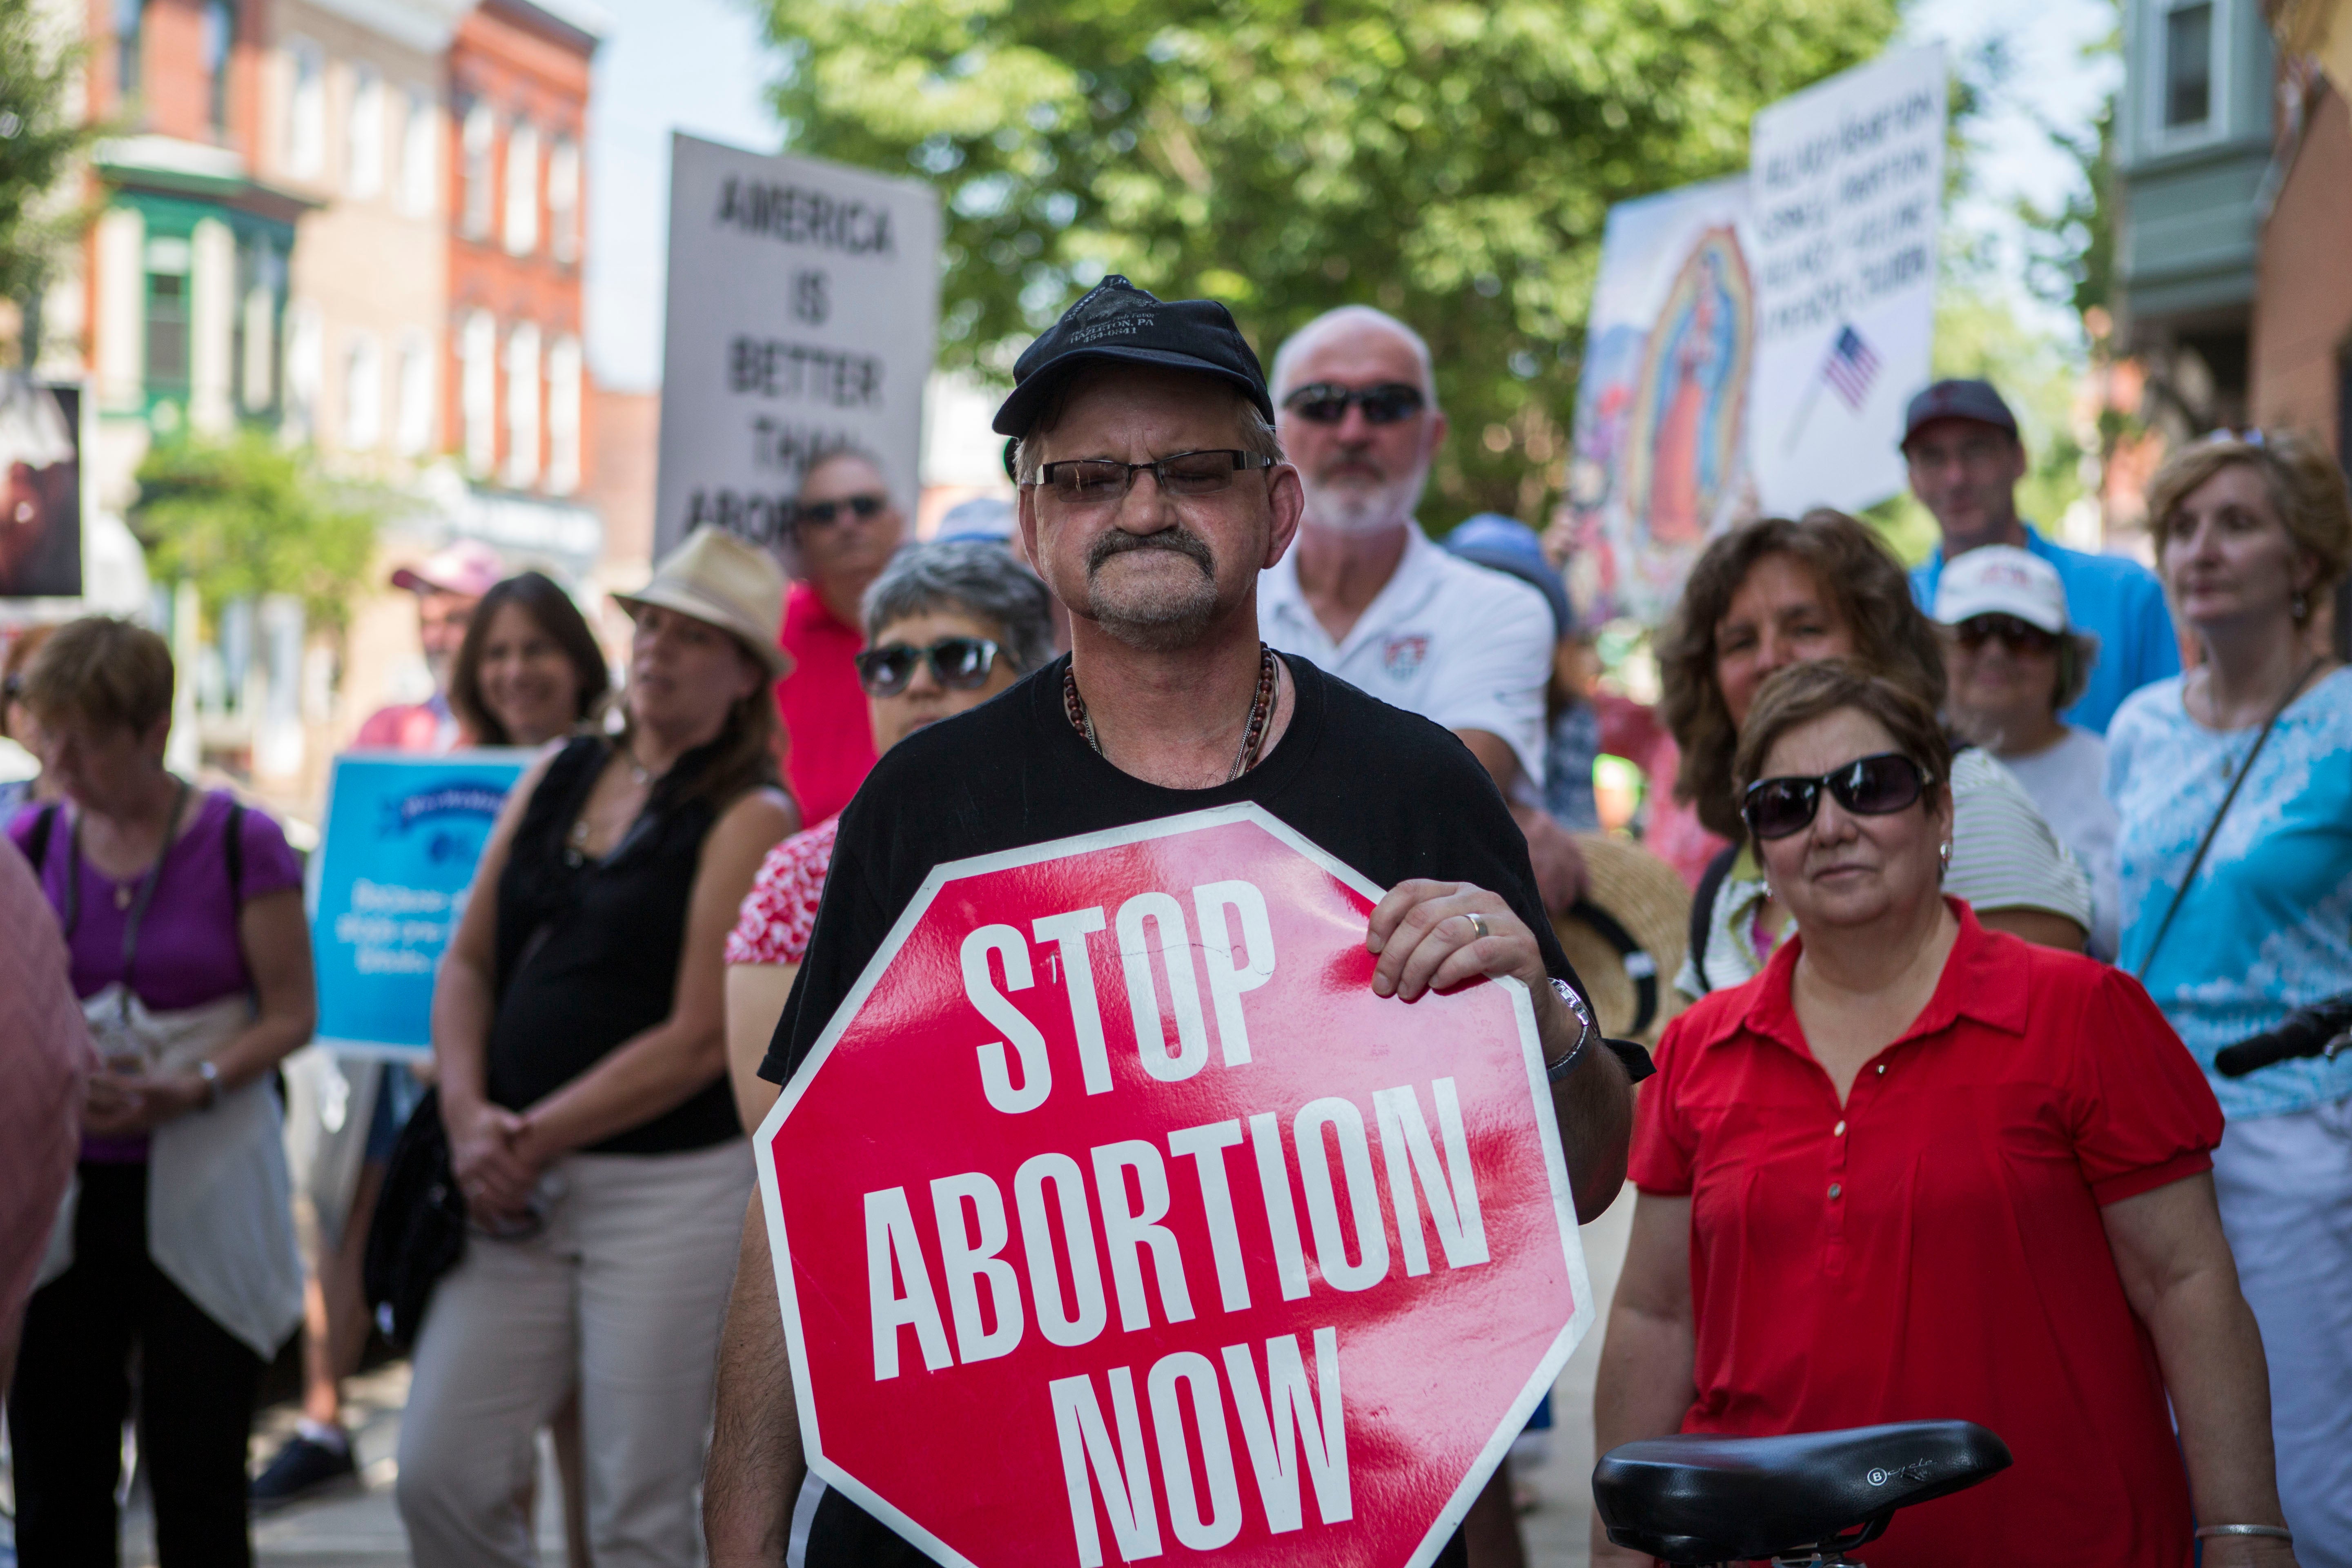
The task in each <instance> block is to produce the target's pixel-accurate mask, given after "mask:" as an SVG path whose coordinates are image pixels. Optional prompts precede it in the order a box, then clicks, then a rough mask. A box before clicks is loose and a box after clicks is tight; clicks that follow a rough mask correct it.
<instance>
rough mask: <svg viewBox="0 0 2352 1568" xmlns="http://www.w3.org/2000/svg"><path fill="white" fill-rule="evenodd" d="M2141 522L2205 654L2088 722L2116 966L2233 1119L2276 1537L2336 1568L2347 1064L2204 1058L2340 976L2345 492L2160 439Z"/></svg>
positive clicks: (2246, 451) (2348, 1312)
mask: <svg viewBox="0 0 2352 1568" xmlns="http://www.w3.org/2000/svg"><path fill="white" fill-rule="evenodd" d="M2148 517H2149V519H2150V521H2151V525H2152V527H2153V529H2154V531H2155V535H2156V548H2157V559H2158V569H2159V571H2160V572H2161V574H2162V575H2163V578H2164V585H2165V591H2166V592H2167V593H2168V595H2170V597H2171V601H2172V608H2173V613H2174V614H2175V615H2176V616H2179V619H2180V620H2181V621H2182V622H2184V623H2185V624H2186V625H2187V626H2189V629H2190V630H2191V631H2192V632H2194V634H2195V635H2196V637H2197V639H2198V641H2199V643H2200V644H2201V645H2202V647H2203V650H2204V651H2203V658H2202V659H2201V661H2200V663H2199V665H2198V666H2197V668H2194V669H2191V670H2190V671H2189V673H2187V674H2186V675H2182V676H2177V677H2174V678H2173V679H2168V680H2160V681H2158V682H2157V683H2156V684H2154V685H2152V686H2148V687H2144V688H2142V689H2140V690H2139V691H2138V692H2137V693H2136V694H2134V695H2133V696H2132V697H2131V698H2130V699H2129V700H2127V701H2126V703H2125V704H2124V706H2123V708H2122V709H2121V710H2120V711H2118V712H2117V713H2116V719H2115V722H2114V724H2113V726H2112V727H2110V728H2109V730H2108V731H2107V794H2108V795H2110V796H2112V797H2113V799H2114V801H2115V804H2116V812H2117V814H2118V815H2119V816H2121V818H2122V822H2123V831H2122V836H2121V837H2120V839H2119V840H2118V843H2117V853H2118V859H2119V861H2120V871H2121V878H2122V886H2123V916H2124V922H2125V930H2124V933H2123V945H2122V952H2121V954H2120V957H2119V963H2120V964H2121V966H2122V967H2123V968H2125V969H2126V970H2129V971H2133V972H2135V973H2139V974H2140V975H2141V977H2142V979H2143V981H2144V983H2145V984H2147V991H2148V994H2149V995H2151V996H2153V997H2154V998H2155V999H2156V1002H2157V1004H2158V1005H2159V1006H2160V1007H2162V1008H2163V1009H2164V1013H2165V1016H2166V1017H2167V1018H2168V1019H2169V1020H2170V1021H2171V1023H2172V1026H2173V1027H2174V1028H2175V1029H2176V1030H2178V1031H2179V1035H2180V1037H2181V1038H2182V1039H2183V1040H2185V1041H2187V1042H2188V1044H2189V1049H2190V1050H2191V1051H2192V1052H2194V1053H2195V1055H2196V1057H2197V1058H2198V1060H2199V1061H2200V1063H2202V1064H2203V1065H2204V1067H2205V1068H2206V1072H2207V1074H2208V1076H2209V1077H2210V1078H2211V1079H2212V1083H2213V1091H2214V1093H2215V1095H2216V1096H2218V1097H2219V1098H2220V1100H2221V1109H2222V1110H2223V1111H2224V1112H2226V1113H2227V1115H2228V1118H2229V1128H2228V1131H2227V1133H2226V1135H2225V1136H2224V1138H2223V1140H2222V1143H2221V1148H2220V1149H2219V1150H2217V1151H2215V1153H2214V1159H2213V1180H2214V1184H2215V1185H2216V1187H2217V1189H2218V1191H2219V1194H2220V1197H2221V1220H2222V1224H2223V1226H2224V1228H2225V1229H2226V1230H2227V1231H2228V1233H2229V1237H2230V1242H2231V1248H2232V1249H2233V1250H2234V1251H2235V1252H2236V1254H2237V1258H2238V1270H2239V1276H2240V1278H2241V1279H2242V1281H2243V1285H2244V1289H2245V1293H2246V1299H2247V1300H2248V1301H2249V1302H2251V1303H2252V1306H2253V1309H2254V1315H2255V1317H2256V1318H2257V1319H2258V1320H2259V1321H2260V1322H2261V1324H2262V1330H2263V1345H2264V1347H2265V1349H2266V1350H2267V1351H2268V1352H2269V1359H2270V1376H2271V1400H2272V1407H2273V1415H2272V1425H2273V1433H2274V1435H2275V1436H2276V1439H2277V1448H2278V1466H2279V1492H2280V1495H2281V1500H2282V1501H2283V1502H2284V1504H2285V1507H2286V1517H2287V1522H2288V1524H2289V1525H2290V1526H2292V1527H2293V1529H2294V1538H2295V1541H2294V1544H2295V1552H2296V1553H2297V1555H2298V1556H2299V1557H2300V1558H2301V1560H2302V1562H2303V1563H2305V1565H2306V1568H2322V1565H2326V1568H2352V1057H2347V1058H2339V1059H2337V1060H2336V1061H2334V1062H2326V1061H2323V1060H2319V1059H2316V1058H2304V1059H2302V1060H2296V1061H2285V1062H2280V1063H2278V1064H2276V1065H2274V1066H2272V1067H2267V1068H2263V1069H2261V1070H2260V1071H2258V1072H2256V1073H2253V1074H2252V1075H2251V1076H2250V1077H2247V1078H2243V1079H2229V1078H2222V1077H2220V1076H2218V1075H2215V1074H2214V1073H2213V1066H2212V1064H2213V1056H2214V1053H2215V1052H2216V1051H2218V1050H2220V1049H2221V1047H2224V1046H2227V1045H2230V1044H2231V1043H2233V1042H2235V1041H2238V1040H2242V1039H2243V1038H2245V1037H2247V1036H2249V1035H2252V1034H2255V1033H2258V1032H2260V1031H2262V1030H2265V1029H2269V1028H2271V1027H2273V1026H2275V1025H2277V1024H2278V1023H2279V1021H2280V1020H2281V1019H2282V1018H2284V1016H2285V1015H2286V1013H2287V1011H2288V1010H2289V1009H2290V1008H2294V1007H2298V1006H2301V1005H2305V1004H2306V1003H2310V1002H2315V1001H2317V1000H2319V999H2320V998H2322V997H2326V996H2333V995H2336V994H2339V993H2342V992H2345V991H2352V670H2347V669H2346V668H2344V667H2343V666H2342V664H2340V663H2339V662H2338V661H2337V660H2336V658H2334V657H2333V656H2332V653H2331V652H2330V650H2329V648H2328V647H2327V640H2328V639H2327V638H2326V637H2325V636H2324V634H2323V633H2322V631H2321V630H2320V629H2319V628H2318V627H2315V626H2314V623H2313V612H2314V611H2315V609H2316V608H2317V607H2318V606H2319V605H2323V604H2325V603H2326V600H2327V597H2328V595H2329V594H2330V592H2331V591H2332V590H2333V589H2334V587H2335V586H2336V584H2337V583H2338V582H2340V581H2341V580H2342V579H2343V576H2344V574H2345V570H2346V565H2347V559H2352V506H2347V498H2346V494H2345V488H2344V479H2343V477H2342V476H2341V475H2340V474H2339V473H2338V472H2337V471H2336V466H2335V464H2334V462H2333V461H2332V460H2331V459H2330V458H2329V457H2328V456H2327V454H2326V452H2325V451H2324V450H2322V449H2320V448H2319V447H2317V446H2315V444H2313V443H2311V442H2310V441H2308V440H2305V439H2301V438H2298V437H2293V436H2288V435H2283V434H2278V433H2267V432H2263V431H2248V432H2246V433H2244V434H2243V435H2242V436H2241V435H2237V434H2228V433H2225V434H2223V435H2221V436H2217V437H2209V438H2208V439H2206V440H2203V441H2200V442H2198V443H2197V444H2196V445H2194V446H2191V447H2185V448H2183V449H2182V450H2180V451H2179V452H2177V453H2175V454H2174V455H2173V457H2172V458H2170V459H2169V460H2168V461H2167V462H2166V463H2165V465H2164V467H2163V468H2162V469H2160V470H2159V471H2158V474H2157V476H2156V479H2155V482H2154V483H2153V484H2152V485H2151V487H2150V489H2149V492H2148ZM2273 714H2275V715H2276V721H2275V723H2274V724H2273V723H2272V718H2273ZM2266 729H2267V730H2268V731H2269V738H2268V740H2267V741H2264V740H2263V734H2264V731H2265V730H2266ZM2258 745H2259V747H2260V752H2259V754H2256V747H2257V746H2258ZM2250 761H2251V763H2252V767H2251V769H2249V767H2248V763H2249V762H2250ZM2241 772H2244V773H2246V778H2245V782H2244V784H2242V785H2241V786H2240V787H2239V789H2238V793H2237V795H2236V798H2235V799H2234V800H2232V801H2231V802H2230V804H2229V806H2228V809H2227V811H2226V812H2225V813H2224V812H2222V803H2223V797H2224V796H2225V795H2227V794H2228V793H2229V790H2230V787H2231V782H2232V781H2233V780H2234V779H2235V778H2236V777H2237V776H2238V774H2239V773H2241ZM2217 813H2218V814H2221V826H2220V827H2219V829H2218V830H2217V831H2215V832H2214V834H2213V838H2212V844H2211V847H2210V848H2209V849H2208V850H2207V851H2206V853H2205V857H2204V859H2203V861H2202V863H2201V864H2198V865H2196V866H2195V868H2194V874H2193V876H2192V875H2191V866H2192V862H2194V861H2195V860H2196V857H2197V847H2198V845H2199V843H2200V841H2202V840H2203V839H2204V837H2205V836H2206V832H2207V830H2208V828H2209V827H2210V826H2211V825H2212V823H2213V820H2214V817H2215V816H2216V814H2217ZM2184 879H2185V880H2186V881H2187V888H2186V890H2185V891H2184V892H2182V893H2181V894H2180V897H2179V907H2178V909H2177V910H2174V909H2173V903H2174V894H2175V890H2176V889H2180V888H2181V887H2182V884H2183V881H2184ZM2168 913H2169V919H2168Z"/></svg>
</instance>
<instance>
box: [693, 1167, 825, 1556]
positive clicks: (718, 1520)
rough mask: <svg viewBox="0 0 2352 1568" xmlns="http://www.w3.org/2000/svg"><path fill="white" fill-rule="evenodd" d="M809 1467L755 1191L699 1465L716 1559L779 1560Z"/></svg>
mask: <svg viewBox="0 0 2352 1568" xmlns="http://www.w3.org/2000/svg"><path fill="white" fill-rule="evenodd" d="M804 1468H806V1467H805V1465H804V1464H803V1459H802V1456H801V1435H800V1415H799V1411H798V1410H797V1408H796V1407H795V1405H794V1404H793V1369H792V1362H791V1359H790V1358H789V1357H788V1356H787V1355H786V1353H785V1351H784V1324H783V1314H782V1310H781V1309H780V1307H779V1305H778V1303H777V1300H776V1270H775V1265H774V1262H773V1259H772V1258H771V1256H770V1254H769V1251H768V1222H767V1216H766V1215H764V1214H763V1213H762V1212H761V1204H760V1198H759V1196H758V1194H753V1196H752V1198H751V1206H750V1208H749V1210H748V1211H747V1212H746V1213H745V1215H744V1216H743V1247H742V1251H741V1254H740V1257H739V1258H738V1259H737V1262H736V1267H735V1290H734V1294H733V1295H732V1296H731V1297H730V1299H729V1300H728V1303H727V1326H726V1329H725V1331H723V1332H722V1333H721V1335H720V1336H719V1403H718V1413H717V1416H716V1420H715V1424H714V1426H713V1429H712V1432H711V1438H710V1458H709V1461H708V1462H707V1463H706V1464H705V1466H704V1468H703V1473H702V1529H703V1533H704V1535H705V1536H706V1537H707V1538H708V1540H709V1550H710V1562H711V1563H712V1568H751V1565H752V1564H755V1563H756V1564H761V1565H762V1568H773V1565H774V1564H777V1563H782V1562H783V1560H784V1542H785V1536H786V1534H787V1532H788V1531H789V1529H790V1526H791V1520H792V1501H793V1498H794V1497H795V1496H796V1495H798V1493H799V1491H800V1487H801V1476H802V1471H803V1469H804Z"/></svg>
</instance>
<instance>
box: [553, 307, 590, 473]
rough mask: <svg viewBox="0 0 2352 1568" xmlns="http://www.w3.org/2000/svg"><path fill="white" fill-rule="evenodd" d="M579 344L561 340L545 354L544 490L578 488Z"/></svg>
mask: <svg viewBox="0 0 2352 1568" xmlns="http://www.w3.org/2000/svg"><path fill="white" fill-rule="evenodd" d="M580 379H581V378H580V340H579V339H578V338H574V337H561V338H558V339H556V340H555V343H554V346H553V347H551V348H550V349H549V350H548V351H547V488H548V489H549V491H550V492H551V493H552V494H555V495H560V496H568V495H570V494H571V493H572V491H573V490H576V489H579V488H580V412H581V410H580V405H581V391H582V388H581V384H580Z"/></svg>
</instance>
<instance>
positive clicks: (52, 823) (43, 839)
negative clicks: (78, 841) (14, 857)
mask: <svg viewBox="0 0 2352 1568" xmlns="http://www.w3.org/2000/svg"><path fill="white" fill-rule="evenodd" d="M57 826H58V803H57V802H56V801H51V802H49V803H48V805H45V806H43V807H41V815H40V816H37V817H35V818H33V831H32V832H31V833H30V834H29V835H27V836H26V839H25V858H26V860H29V861H30V862H32V866H33V872H34V874H35V875H36V876H37V875H39V874H40V873H41V872H42V871H44V870H46V869H47V867H48V863H49V835H50V834H51V833H54V832H55V831H57Z"/></svg>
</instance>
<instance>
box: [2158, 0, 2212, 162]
mask: <svg viewBox="0 0 2352 1568" xmlns="http://www.w3.org/2000/svg"><path fill="white" fill-rule="evenodd" d="M2212 117H2213V6H2212V4H2211V0H2199V3H2198V4H2195V5H2176V6H2174V7H2172V8H2171V9H2170V10H2168V11H2167V12H2165V14H2164V128H2165V129H2166V130H2168V131H2174V130H2179V129H2182V128H2184V127H2189V126H2196V125H2202V124H2204V123H2205V122H2206V121H2209V120H2210V119H2211V118H2212Z"/></svg>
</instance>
